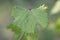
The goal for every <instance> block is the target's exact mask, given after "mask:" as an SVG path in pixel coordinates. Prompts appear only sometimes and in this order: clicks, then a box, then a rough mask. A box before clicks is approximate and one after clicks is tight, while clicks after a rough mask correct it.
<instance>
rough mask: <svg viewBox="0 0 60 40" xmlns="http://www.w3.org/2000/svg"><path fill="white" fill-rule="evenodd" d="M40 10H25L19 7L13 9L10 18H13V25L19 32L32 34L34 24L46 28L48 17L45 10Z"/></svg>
mask: <svg viewBox="0 0 60 40" xmlns="http://www.w3.org/2000/svg"><path fill="white" fill-rule="evenodd" d="M42 8H43V6H42V7H41V8H40V7H39V8H36V9H32V10H31V11H30V10H27V9H23V8H20V7H15V8H14V10H13V12H12V16H13V17H14V21H13V24H14V25H17V26H18V27H19V28H21V31H23V32H26V33H34V30H35V28H36V24H40V25H41V26H42V27H46V26H47V22H48V16H47V13H46V11H45V9H42Z"/></svg>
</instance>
